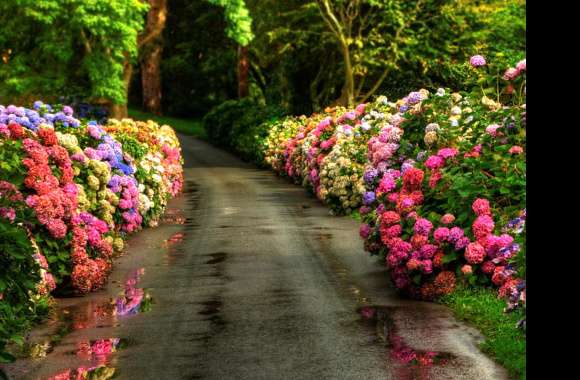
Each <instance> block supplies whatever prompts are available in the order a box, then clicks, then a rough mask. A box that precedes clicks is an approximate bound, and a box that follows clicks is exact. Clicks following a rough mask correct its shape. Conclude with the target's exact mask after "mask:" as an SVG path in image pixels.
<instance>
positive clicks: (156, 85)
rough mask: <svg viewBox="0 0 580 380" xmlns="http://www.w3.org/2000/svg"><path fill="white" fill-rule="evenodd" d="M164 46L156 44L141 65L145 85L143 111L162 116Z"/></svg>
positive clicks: (142, 81) (142, 80)
mask: <svg viewBox="0 0 580 380" xmlns="http://www.w3.org/2000/svg"><path fill="white" fill-rule="evenodd" d="M162 52H163V46H162V45H161V44H155V46H153V47H152V48H151V49H150V50H149V51H148V52H147V57H146V58H145V60H144V61H143V62H142V63H141V84H142V85H143V109H144V110H145V111H147V112H151V113H153V114H155V115H161V54H162Z"/></svg>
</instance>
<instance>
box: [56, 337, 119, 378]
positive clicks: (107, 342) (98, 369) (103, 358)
mask: <svg viewBox="0 0 580 380" xmlns="http://www.w3.org/2000/svg"><path fill="white" fill-rule="evenodd" d="M129 345H130V341H129V340H127V339H119V338H108V339H95V340H88V341H81V342H79V343H78V344H77V349H76V350H75V351H73V352H71V353H70V354H71V355H75V356H76V357H77V358H79V359H80V360H82V361H83V362H84V363H86V365H83V366H80V367H77V368H67V369H65V370H61V371H59V372H58V373H56V374H54V375H52V376H49V377H47V378H46V380H69V379H70V380H79V379H99V380H107V379H111V378H113V377H114V376H115V375H116V369H115V367H113V366H112V363H111V356H112V355H113V354H114V353H115V352H117V351H119V350H122V349H124V348H126V347H127V346H129Z"/></svg>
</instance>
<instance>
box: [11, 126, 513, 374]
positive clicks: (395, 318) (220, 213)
mask: <svg viewBox="0 0 580 380" xmlns="http://www.w3.org/2000/svg"><path fill="white" fill-rule="evenodd" d="M180 139H181V143H182V149H183V154H184V157H185V176H186V183H185V191H184V194H182V195H181V196H179V197H178V198H176V199H174V200H172V201H171V203H170V205H169V208H168V210H167V214H166V216H165V218H164V219H163V221H162V222H161V224H160V226H159V227H158V228H155V229H147V230H145V231H142V232H140V233H137V234H136V235H134V236H133V237H132V238H131V239H130V240H129V242H128V249H127V252H126V254H125V255H124V256H122V257H121V258H119V259H118V262H117V263H116V269H115V270H114V272H113V273H112V275H111V279H110V281H109V285H108V287H107V289H105V290H103V291H101V292H97V293H94V294H91V295H89V296H87V297H83V298H68V299H61V300H59V301H58V308H57V312H56V314H55V316H54V318H53V319H52V321H51V322H49V323H48V324H45V325H44V326H43V327H41V328H39V329H37V330H35V331H34V333H33V335H32V338H33V340H36V341H39V342H42V341H46V340H47V339H54V336H55V331H56V330H58V329H60V335H62V339H61V340H60V342H53V343H50V344H51V345H52V346H54V349H53V351H52V352H51V353H49V354H48V355H47V356H46V357H45V358H41V359H36V360H19V361H17V362H16V363H15V364H12V365H10V366H9V367H8V370H9V373H10V374H11V375H12V376H13V377H14V378H30V379H37V378H47V377H48V376H51V375H54V374H57V373H60V372H62V370H64V369H67V368H73V369H74V368H78V367H81V366H84V367H90V366H94V365H98V364H103V365H105V366H107V367H108V368H109V369H101V371H102V372H106V371H112V369H111V368H115V371H116V372H117V378H119V379H140V380H144V379H252V380H254V379H268V380H270V379H405V380H406V379H496V378H497V379H502V378H505V377H506V376H505V372H504V370H503V369H501V368H500V367H499V366H497V365H496V364H495V363H494V362H493V361H491V360H490V359H488V358H487V357H486V356H485V355H484V354H482V353H481V352H480V351H479V350H478V349H477V342H478V340H479V339H480V337H479V335H478V333H477V332H476V331H475V330H474V329H471V328H469V327H466V326H465V325H464V324H462V323H461V322H458V321H456V320H455V319H454V318H453V317H452V316H451V314H450V311H449V310H448V309H447V308H445V307H443V306H440V305H436V304H432V303H425V302H416V301H409V300H404V299H401V298H399V297H397V296H396V294H395V293H394V290H393V289H392V287H391V286H390V285H389V281H388V279H387V276H386V275H385V268H384V266H383V265H382V264H381V263H379V262H378V260H377V259H376V258H372V257H369V256H368V254H366V253H365V252H364V251H363V249H362V243H361V241H360V239H359V238H358V223H357V222H356V221H355V220H353V219H352V218H348V217H333V216H330V215H329V213H328V209H327V208H326V207H324V206H322V205H321V204H320V203H319V202H317V200H316V199H314V198H313V197H309V196H308V195H307V194H306V193H305V192H304V190H303V189H302V188H300V187H298V186H294V185H292V184H290V183H288V182H287V181H286V180H284V179H281V178H276V177H275V175H274V174H272V173H271V172H269V171H266V170H259V169H256V168H255V167H253V166H251V165H249V164H246V163H243V162H241V161H240V160H239V159H237V158H235V157H234V156H232V155H230V154H228V153H226V152H224V151H221V150H219V149H216V148H214V147H212V146H210V145H208V144H207V143H205V142H203V141H200V140H196V139H193V138H190V137H185V136H180ZM128 279H129V281H130V283H129V284H128V285H127V284H126V282H127V280H128ZM123 289H124V290H123ZM149 296H150V297H151V298H152V300H153V301H152V302H150V301H147V299H148V297H149ZM111 298H114V299H115V302H113V303H112V302H111ZM143 299H145V300H146V301H143ZM139 303H140V306H139ZM127 304H129V306H128V305H127ZM131 306H134V307H131ZM148 309H150V310H148ZM147 310H148V311H147ZM144 311H147V312H144ZM105 338H120V339H121V340H120V342H117V341H116V340H115V341H114V343H115V344H116V345H117V344H118V346H117V349H116V352H113V353H111V354H109V353H106V354H103V355H95V354H94V353H93V354H92V355H91V354H89V355H88V356H87V355H82V354H79V348H80V347H82V342H85V347H86V345H87V344H91V343H93V344H94V342H95V341H98V340H99V339H105ZM109 351H110V350H109ZM107 352H108V351H107ZM413 355H415V356H416V357H418V358H419V359H422V360H425V361H426V360H427V358H428V357H429V356H430V355H431V356H435V361H436V364H434V365H425V364H412V363H405V361H406V360H408V359H409V358H410V357H412V356H413Z"/></svg>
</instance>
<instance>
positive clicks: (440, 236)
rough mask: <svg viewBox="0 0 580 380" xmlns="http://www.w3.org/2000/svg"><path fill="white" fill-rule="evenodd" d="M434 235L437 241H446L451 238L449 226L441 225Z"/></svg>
mask: <svg viewBox="0 0 580 380" xmlns="http://www.w3.org/2000/svg"><path fill="white" fill-rule="evenodd" d="M433 237H434V238H435V241H436V242H437V243H443V242H446V241H447V239H448V238H449V228H447V227H439V228H437V229H436V230H435V232H434V233H433Z"/></svg>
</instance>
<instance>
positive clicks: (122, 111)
mask: <svg viewBox="0 0 580 380" xmlns="http://www.w3.org/2000/svg"><path fill="white" fill-rule="evenodd" d="M124 66H125V67H124V68H123V83H124V85H125V103H123V104H115V103H113V104H111V106H110V109H111V118H114V119H122V118H125V117H128V116H129V113H128V111H127V99H128V97H129V86H130V85H131V77H132V76H133V65H132V64H131V61H130V60H128V59H127V60H126V61H125V65H124Z"/></svg>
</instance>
